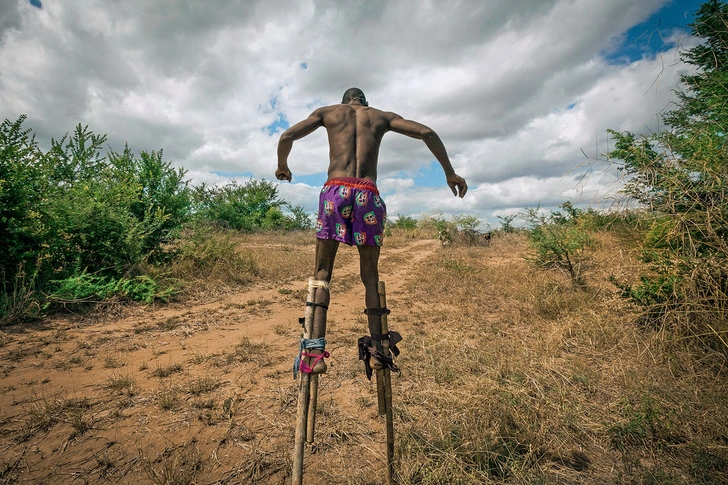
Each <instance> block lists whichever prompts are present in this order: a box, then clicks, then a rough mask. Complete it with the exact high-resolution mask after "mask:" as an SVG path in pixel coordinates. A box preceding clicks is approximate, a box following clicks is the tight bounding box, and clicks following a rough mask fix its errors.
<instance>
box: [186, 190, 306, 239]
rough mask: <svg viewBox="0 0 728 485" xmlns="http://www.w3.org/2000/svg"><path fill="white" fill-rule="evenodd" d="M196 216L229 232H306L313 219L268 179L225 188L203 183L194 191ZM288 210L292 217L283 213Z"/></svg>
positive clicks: (199, 219) (201, 220)
mask: <svg viewBox="0 0 728 485" xmlns="http://www.w3.org/2000/svg"><path fill="white" fill-rule="evenodd" d="M193 201H194V208H195V209H194V211H195V217H196V219H197V221H199V222H205V223H208V222H209V223H213V224H216V225H217V226H219V227H222V228H226V229H235V230H238V231H253V230H255V229H307V228H309V227H310V226H311V218H310V216H308V215H307V214H306V212H305V211H304V210H303V208H302V207H301V206H295V207H292V206H290V205H289V204H288V203H286V202H285V201H283V200H281V199H280V198H279V196H278V187H276V186H275V185H274V184H273V183H271V182H268V181H267V180H255V179H252V178H251V179H250V180H248V181H247V182H246V183H245V184H243V185H240V184H238V182H236V181H235V180H231V181H230V182H228V183H227V184H225V185H223V186H222V187H218V186H215V185H208V184H204V183H203V184H200V185H198V186H196V187H195V188H194V190H193ZM282 208H288V209H289V210H290V211H291V213H292V216H287V215H285V214H284V213H283V210H282Z"/></svg>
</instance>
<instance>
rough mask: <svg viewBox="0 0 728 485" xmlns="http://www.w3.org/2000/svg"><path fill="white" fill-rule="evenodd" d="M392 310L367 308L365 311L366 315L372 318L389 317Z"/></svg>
mask: <svg viewBox="0 0 728 485" xmlns="http://www.w3.org/2000/svg"><path fill="white" fill-rule="evenodd" d="M390 313H392V312H391V310H390V309H389V308H386V307H385V308H367V309H366V310H364V315H367V316H370V317H376V316H381V315H389V314H390Z"/></svg>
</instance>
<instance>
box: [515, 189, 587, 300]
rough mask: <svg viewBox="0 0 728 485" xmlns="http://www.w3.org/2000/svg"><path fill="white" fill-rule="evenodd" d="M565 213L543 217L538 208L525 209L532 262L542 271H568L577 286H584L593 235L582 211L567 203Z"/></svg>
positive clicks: (563, 207) (555, 212) (564, 207)
mask: <svg viewBox="0 0 728 485" xmlns="http://www.w3.org/2000/svg"><path fill="white" fill-rule="evenodd" d="M561 209H562V210H563V212H560V211H554V212H552V213H550V214H542V213H541V212H540V211H539V209H538V208H536V209H526V213H525V216H524V218H525V219H526V222H527V223H528V224H529V227H530V230H529V232H528V239H529V244H530V246H531V249H532V250H533V251H534V255H533V256H531V258H530V259H531V262H532V263H533V264H535V265H536V266H537V267H539V268H546V269H559V270H563V271H566V273H567V274H568V275H569V277H570V278H571V281H572V282H573V283H574V284H575V285H576V286H582V285H583V284H584V280H583V272H584V266H585V264H586V263H587V262H588V260H589V257H588V255H587V253H586V251H587V250H588V249H589V248H591V247H592V246H593V244H594V242H593V237H592V231H591V230H589V229H588V228H587V227H586V226H585V221H586V220H588V219H585V218H584V217H582V215H583V211H581V210H580V209H577V208H576V207H573V206H572V205H571V203H569V202H566V203H564V204H563V205H561Z"/></svg>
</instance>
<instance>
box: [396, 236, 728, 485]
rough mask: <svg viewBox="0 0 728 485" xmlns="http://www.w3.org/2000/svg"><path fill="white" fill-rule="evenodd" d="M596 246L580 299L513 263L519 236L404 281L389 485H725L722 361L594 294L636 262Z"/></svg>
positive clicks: (449, 258)
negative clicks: (394, 483)
mask: <svg viewBox="0 0 728 485" xmlns="http://www.w3.org/2000/svg"><path fill="white" fill-rule="evenodd" d="M600 243H601V244H600V249H599V250H598V253H597V254H595V259H596V260H598V261H600V265H599V266H595V267H593V268H592V271H591V273H590V274H588V282H589V283H588V285H587V288H586V289H584V290H580V289H575V288H573V286H572V285H571V284H570V282H569V281H568V278H566V277H565V276H564V275H561V274H558V273H540V272H536V271H535V270H533V269H531V268H529V267H528V266H526V265H525V264H523V262H522V261H520V260H519V258H520V255H521V254H522V253H523V252H524V251H525V247H524V245H523V241H522V240H521V239H520V238H518V237H507V238H501V239H498V240H495V241H494V247H493V249H480V248H477V249H473V248H452V249H447V250H445V251H443V252H442V253H441V254H439V255H438V256H437V258H436V260H435V261H432V262H431V264H430V265H429V278H427V279H426V280H425V279H423V280H418V281H416V282H414V283H413V284H411V285H410V288H409V291H410V295H411V296H410V298H411V301H408V302H404V303H405V306H410V305H411V306H412V307H413V308H415V309H416V310H414V311H413V315H412V316H413V317H414V318H415V319H416V320H417V321H418V322H419V323H418V324H417V327H416V328H417V337H416V338H412V339H409V340H407V341H406V342H407V343H406V346H405V345H403V347H405V348H406V350H405V351H404V354H403V356H402V358H401V359H400V363H401V366H402V367H403V368H405V369H410V371H409V372H407V373H406V374H405V375H403V377H402V378H401V379H400V380H399V386H400V389H399V393H400V394H399V399H398V401H397V402H395V407H396V412H397V414H398V416H399V417H400V423H399V440H398V446H397V454H398V457H399V463H400V471H399V473H400V483H407V484H415V483H417V484H427V483H432V484H434V483H488V482H491V481H497V482H501V481H505V482H517V483H686V482H687V483H724V482H725V480H728V475H727V474H726V472H724V471H722V469H721V466H723V465H728V455H727V454H726V443H728V442H727V441H726V439H727V437H728V426H727V425H726V424H725V423H726V422H728V419H727V418H728V412H727V410H726V407H725V402H724V401H723V398H722V396H724V395H725V392H726V390H728V389H726V387H727V386H726V385H725V382H724V381H725V379H724V377H722V374H723V372H724V367H723V365H724V362H723V361H722V358H720V357H719V356H718V355H713V356H712V357H710V356H708V358H707V359H705V360H703V362H700V359H696V358H695V356H694V355H692V351H691V348H690V345H684V344H686V343H687V342H683V343H682V344H680V345H676V344H675V342H672V341H669V340H667V339H666V336H665V335H661V334H659V333H650V332H645V331H640V330H638V329H637V328H636V327H635V326H634V324H633V322H634V314H633V313H631V312H630V311H629V309H628V308H627V305H626V304H625V303H624V302H622V301H620V300H619V299H617V298H616V297H615V290H614V288H613V287H611V286H610V285H609V284H608V283H606V281H607V277H608V276H609V274H610V273H612V272H614V271H616V270H619V269H620V268H621V269H622V270H623V269H624V266H634V265H635V264H636V263H635V262H634V260H633V259H631V258H630V257H629V255H628V254H626V253H625V251H620V248H619V247H618V246H617V242H616V241H615V239H614V237H613V236H610V235H601V236H600ZM444 302H450V304H445V303H444ZM422 303H425V304H422ZM413 340H414V341H413ZM678 368H679V369H680V370H679V371H677V369H678ZM721 403H722V404H721ZM708 416H710V417H708ZM719 465H720V466H719Z"/></svg>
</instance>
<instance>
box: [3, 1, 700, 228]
mask: <svg viewBox="0 0 728 485" xmlns="http://www.w3.org/2000/svg"><path fill="white" fill-rule="evenodd" d="M701 3H703V2H702V1H698V0H447V1H440V0H370V1H365V0H352V1H344V0H278V1H270V0H265V1H259V0H216V1H214V2H208V1H204V0H174V1H173V0H158V1H153V2H152V1H149V0H125V1H123V2H104V1H101V0H0V119H10V120H11V121H14V120H16V119H17V118H18V116H20V115H21V114H25V115H27V116H28V119H27V121H26V122H25V125H24V126H25V127H26V128H31V129H33V130H34V131H35V133H36V138H37V140H38V141H39V142H40V143H41V146H44V147H47V146H48V145H49V142H50V139H51V138H60V137H61V136H63V135H64V134H65V133H66V132H69V131H72V130H73V128H74V127H75V126H76V125H77V124H78V123H81V124H84V125H89V128H90V129H92V130H93V131H94V132H96V133H105V134H107V135H108V145H109V148H111V149H113V150H117V151H120V150H122V149H123V147H124V143H128V144H129V146H130V148H131V149H132V150H133V151H135V152H138V151H140V150H159V149H163V150H164V158H165V160H169V161H172V162H173V164H174V165H176V166H183V167H184V168H185V169H186V170H188V177H189V178H190V180H191V181H192V183H199V182H202V181H206V182H218V183H225V182H226V181H228V180H230V179H231V178H236V179H239V180H242V181H244V180H247V179H248V178H250V177H255V178H265V179H267V180H271V181H274V180H275V177H274V175H273V174H274V171H275V168H276V163H277V160H276V145H277V142H278V137H279V135H280V133H281V132H282V131H283V130H284V129H285V128H286V127H288V126H289V124H293V123H295V122H297V121H299V120H301V119H304V118H305V117H307V116H308V114H309V113H310V112H311V111H312V110H314V109H315V108H317V107H320V106H323V105H328V104H335V103H338V102H340V101H341V95H342V94H343V92H344V91H345V90H346V89H347V88H349V87H352V86H356V87H359V88H361V89H363V90H364V92H365V93H366V94H367V97H368V99H369V102H370V105H371V106H373V107H377V108H380V109H383V110H386V111H394V112H396V113H399V114H401V115H402V116H404V117H405V118H408V119H413V120H415V121H419V122H421V123H424V124H426V125H428V126H430V127H431V128H433V129H434V130H435V131H437V133H438V134H439V135H440V137H441V138H442V140H443V141H444V143H445V145H446V146H447V149H448V153H449V155H450V158H451V160H452V162H453V165H454V167H455V169H456V171H457V172H458V173H459V174H460V175H462V176H463V177H465V178H466V180H467V182H468V185H469V187H470V189H469V192H468V194H467V196H466V197H465V198H464V199H459V198H455V197H453V196H452V194H451V193H450V191H449V189H448V188H447V186H446V185H445V180H444V175H443V173H442V170H441V169H440V166H439V164H438V163H437V162H436V161H435V159H434V157H433V156H432V155H431V154H430V153H429V152H428V150H427V149H426V147H425V145H424V144H423V143H422V142H421V141H419V140H414V139H411V138H407V137H402V136H401V135H397V134H388V135H386V136H385V138H384V140H383V143H382V149H381V153H380V166H379V180H378V185H379V187H380V190H381V192H382V194H383V196H384V198H385V201H386V203H387V206H388V212H389V213H390V215H391V216H396V215H397V214H407V215H413V216H419V215H422V214H438V213H441V214H443V215H445V216H451V215H455V214H471V215H478V216H480V217H481V218H482V219H483V220H484V224H488V223H489V224H490V225H491V226H492V227H499V225H500V224H499V221H498V219H497V217H498V216H507V215H511V214H515V213H517V212H519V211H521V210H523V208H525V207H536V206H539V205H540V206H541V207H546V208H549V207H555V206H558V205H560V204H561V203H563V202H565V201H567V200H571V201H572V202H574V203H578V204H581V205H589V204H592V205H595V204H597V203H598V200H600V199H599V198H600V197H603V196H607V195H608V194H609V193H610V192H611V191H613V190H614V188H615V184H614V179H613V177H612V176H611V175H610V174H609V173H604V170H605V169H607V168H608V164H607V163H604V162H600V161H597V160H596V158H600V155H601V154H603V153H604V152H605V151H607V150H608V147H609V138H608V136H607V133H606V130H607V129H608V128H611V129H615V130H630V131H636V132H647V131H649V130H656V129H659V123H658V121H659V117H658V116H657V115H658V113H660V112H661V111H663V110H664V109H665V108H666V107H669V104H670V102H671V100H673V94H672V89H674V88H675V87H677V86H678V76H679V75H680V73H685V72H688V71H687V70H688V67H687V66H686V65H684V64H682V63H681V62H680V60H679V54H678V52H679V50H680V49H685V48H689V47H691V46H693V45H695V43H696V39H694V38H691V37H690V36H689V30H688V28H687V27H686V25H687V24H688V23H689V22H691V21H692V20H693V18H694V12H695V11H696V10H697V8H698V7H699V6H700V4H701ZM601 158H603V157H601ZM289 164H290V168H291V170H292V172H293V182H292V183H290V184H288V183H281V184H280V193H281V194H282V196H283V198H284V199H286V200H288V201H290V202H291V203H293V204H300V205H303V206H304V207H306V208H307V209H309V210H311V211H313V210H315V205H316V202H317V197H318V191H319V188H320V186H321V184H322V183H323V182H324V181H325V178H326V169H327V165H328V149H327V146H326V134H325V132H324V130H323V129H320V130H318V131H316V132H314V133H313V134H311V135H309V136H308V137H307V138H304V139H302V140H299V141H297V142H296V143H295V144H294V147H293V152H292V154H291V156H290V158H289ZM276 183H278V182H277V181H276Z"/></svg>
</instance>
